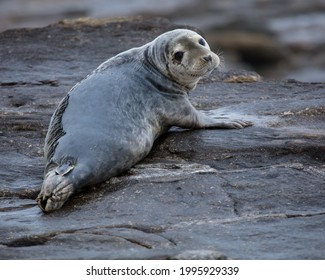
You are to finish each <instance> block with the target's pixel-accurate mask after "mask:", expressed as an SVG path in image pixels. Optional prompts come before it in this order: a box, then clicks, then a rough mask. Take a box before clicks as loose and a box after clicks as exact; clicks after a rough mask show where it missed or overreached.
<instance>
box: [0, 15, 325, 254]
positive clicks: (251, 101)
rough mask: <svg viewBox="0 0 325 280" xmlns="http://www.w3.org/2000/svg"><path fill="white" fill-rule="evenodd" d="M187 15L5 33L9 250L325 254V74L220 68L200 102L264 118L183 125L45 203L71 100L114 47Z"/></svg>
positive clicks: (1, 217)
mask: <svg viewBox="0 0 325 280" xmlns="http://www.w3.org/2000/svg"><path fill="white" fill-rule="evenodd" d="M174 27H175V26H173V25H171V24H170V23H169V22H167V21H165V20H163V19H151V20H141V19H133V20H129V19H128V20H120V21H116V22H114V21H112V22H103V21H83V22H62V23H60V24H57V25H52V26H49V27H46V28H41V29H20V30H11V31H6V32H3V33H1V34H0V45H1V46H2V48H1V49H0V69H1V78H0V79H1V80H0V104H1V108H0V110H1V111H0V157H1V162H0V258H1V259H147V258H149V259H157V258H158V259H160V258H163V259H166V258H168V259H184V258H186V259H193V258H194V259H202V258H203V259H224V258H233V259H324V258H325V253H324V252H325V245H324V244H325V235H324V231H325V203H324V201H325V84H324V83H313V84H309V83H299V82H296V81H283V82H279V81H259V77H258V75H256V74H254V73H248V72H246V71H239V72H237V73H219V72H217V71H215V72H214V73H213V74H212V75H211V77H209V78H208V79H205V80H204V81H202V83H201V84H200V85H199V86H198V88H197V90H196V91H195V92H193V94H192V95H191V101H192V102H193V104H194V105H195V106H196V107H197V108H199V109H216V110H218V112H219V113H220V115H221V116H232V117H238V118H245V119H246V120H252V121H254V122H255V126H253V127H250V128H246V129H244V130H196V131H188V130H180V129H177V128H174V129H172V130H171V131H170V132H169V133H168V134H166V135H165V136H163V137H161V138H160V139H158V141H157V143H156V144H155V146H154V148H153V150H152V152H151V154H150V155H149V156H148V157H147V158H146V159H145V160H144V161H142V162H141V163H140V164H138V165H137V166H135V167H134V168H133V169H132V170H130V171H129V172H127V173H126V174H123V175H122V176H120V177H118V178H112V179H111V180H110V181H109V182H106V183H105V184H103V185H102V186H100V187H92V188H91V189H90V190H88V191H86V192H84V193H82V194H79V195H77V196H75V197H73V198H72V199H71V200H70V201H69V202H68V203H67V204H66V205H65V206H64V207H63V208H62V209H61V210H59V211H57V212H54V213H51V214H48V215H44V214H43V213H42V212H41V211H40V209H39V208H38V207H37V206H36V203H35V201H34V199H35V197H36V195H37V193H38V191H39V189H40V185H41V183H42V172H43V159H42V148H43V141H44V137H45V133H46V129H47V126H48V123H49V120H50V117H51V114H52V113H53V111H54V109H55V107H56V105H57V103H58V102H59V100H60V99H61V98H62V97H63V96H64V95H65V94H66V92H67V91H68V90H69V89H70V87H71V86H73V85H74V84H75V83H76V82H78V81H79V80H80V79H82V78H83V77H84V76H86V75H87V74H88V73H89V72H90V71H91V70H92V69H94V68H95V67H97V65H99V64H100V63H101V62H103V61H104V60H106V59H107V58H109V57H111V56H113V55H115V54H117V53H118V52H120V51H123V50H125V49H128V48H131V47H134V46H139V45H142V44H144V43H145V42H147V41H150V40H151V39H153V38H154V37H156V36H157V35H158V34H160V33H162V32H164V31H166V30H169V29H171V28H174ZM238 81H240V82H241V83H238Z"/></svg>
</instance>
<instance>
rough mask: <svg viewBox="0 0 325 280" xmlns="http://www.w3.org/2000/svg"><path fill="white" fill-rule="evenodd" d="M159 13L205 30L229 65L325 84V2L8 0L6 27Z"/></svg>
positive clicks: (3, 8) (1, 22) (1, 18)
mask: <svg viewBox="0 0 325 280" xmlns="http://www.w3.org/2000/svg"><path fill="white" fill-rule="evenodd" d="M130 15H133V16H134V15H151V16H152V15H155V16H162V17H167V18H169V19H170V20H171V21H173V22H175V23H178V24H185V25H190V26H196V27H198V28H200V30H202V31H204V33H205V35H206V37H207V39H208V41H209V43H210V46H211V47H212V48H213V50H214V51H218V52H219V53H222V54H223V57H224V60H225V61H226V64H225V67H226V69H228V70H229V69H238V68H245V69H248V67H249V68H250V69H252V70H255V71H257V72H258V73H260V74H262V75H263V76H264V77H268V78H272V79H275V78H276V79H288V78H294V79H296V80H299V81H305V82H323V81H324V77H325V36H324V34H325V0H308V1H306V0H280V1H279V0H241V1H229V0H218V1H211V0H178V1H174V0H165V1H160V0H151V1H146V0H133V1H120V0H110V1H106V0H93V1H86V0H78V1H76V0H47V1H39V0H2V1H0V31H3V30H5V29H9V28H19V27H42V26H46V25H48V24H51V23H54V22H57V21H58V20H60V19H75V18H79V17H85V16H89V17H96V18H105V17H116V16H120V17H121V16H130Z"/></svg>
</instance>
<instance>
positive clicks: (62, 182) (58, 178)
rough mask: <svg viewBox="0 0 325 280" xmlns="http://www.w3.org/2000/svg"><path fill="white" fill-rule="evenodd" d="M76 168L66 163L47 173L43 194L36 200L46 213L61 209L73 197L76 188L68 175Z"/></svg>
mask: <svg viewBox="0 0 325 280" xmlns="http://www.w3.org/2000/svg"><path fill="white" fill-rule="evenodd" d="M74 168H75V166H74V165H71V164H69V163H65V164H62V165H60V166H58V167H57V168H55V169H52V170H50V171H49V172H47V173H46V175H45V178H44V182H43V185H42V189H41V192H40V193H39V195H38V196H37V198H36V201H37V203H38V206H39V207H40V208H41V209H42V210H43V211H44V212H51V211H54V210H57V209H59V208H61V207H62V205H63V204H64V203H65V202H66V201H67V200H68V198H69V197H70V196H71V195H72V193H73V192H74V186H73V184H72V180H71V179H70V176H68V174H69V173H70V172H71V171H73V169H74Z"/></svg>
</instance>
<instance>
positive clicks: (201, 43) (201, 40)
mask: <svg viewBox="0 0 325 280" xmlns="http://www.w3.org/2000/svg"><path fill="white" fill-rule="evenodd" d="M199 44H200V45H202V46H205V41H204V40H203V39H202V38H201V39H200V40H199Z"/></svg>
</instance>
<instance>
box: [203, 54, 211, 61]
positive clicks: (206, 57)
mask: <svg viewBox="0 0 325 280" xmlns="http://www.w3.org/2000/svg"><path fill="white" fill-rule="evenodd" d="M203 59H204V60H205V61H206V62H209V61H211V60H212V56H211V55H208V56H204V57H203Z"/></svg>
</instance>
